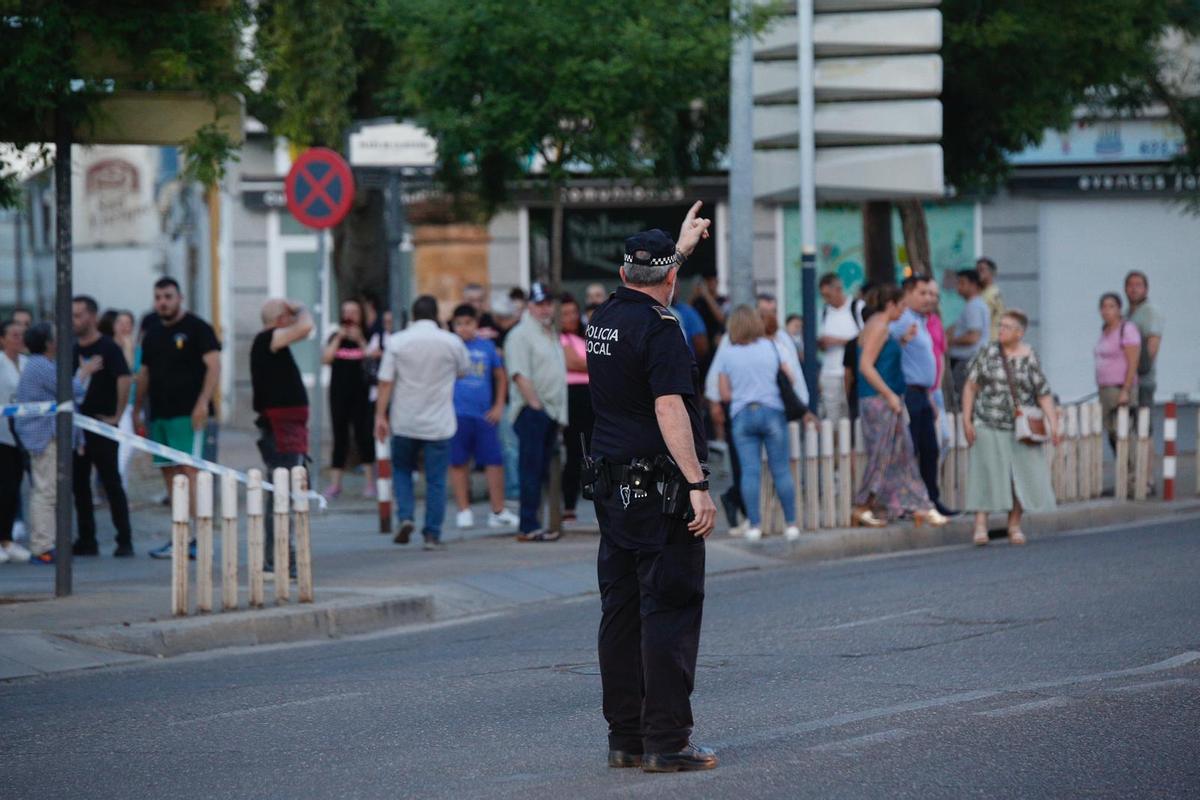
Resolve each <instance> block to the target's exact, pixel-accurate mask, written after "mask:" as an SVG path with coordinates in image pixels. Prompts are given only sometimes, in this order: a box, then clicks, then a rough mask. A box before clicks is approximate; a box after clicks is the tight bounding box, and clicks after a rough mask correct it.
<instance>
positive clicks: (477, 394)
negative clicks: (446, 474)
mask: <svg viewBox="0 0 1200 800" xmlns="http://www.w3.org/2000/svg"><path fill="white" fill-rule="evenodd" d="M450 324H451V327H452V329H453V330H454V332H455V333H456V334H458V335H459V336H460V337H462V340H463V342H464V343H465V344H466V346H467V354H468V355H469V356H470V357H471V366H470V369H469V370H468V371H467V374H466V375H464V376H463V377H461V378H459V379H458V381H457V382H456V383H455V384H454V413H455V414H456V415H457V417H458V430H457V431H456V432H455V434H454V438H453V439H452V440H451V441H450V485H451V486H452V487H453V489H454V500H455V502H456V503H457V504H458V517H457V519H456V521H457V524H458V527H459V528H472V527H474V526H475V515H474V514H472V513H471V498H470V485H469V480H470V474H469V472H468V469H469V467H470V462H471V460H472V458H474V460H475V466H477V467H483V472H484V475H485V477H486V478H487V487H488V500H489V501H490V502H491V506H492V511H491V513H490V514H488V527H489V528H514V527H516V526H517V523H518V522H519V520H518V519H517V516H516V514H514V513H513V512H511V511H509V510H508V509H507V508H505V507H504V457H503V454H502V452H501V449H500V434H499V428H498V425H499V422H500V419H501V418H502V417H503V416H504V407H505V403H506V401H507V399H508V398H507V395H508V375H507V374H506V373H505V371H504V362H503V361H502V360H501V359H500V353H499V352H497V351H496V345H494V344H493V343H492V342H491V341H489V340H487V339H481V338H478V336H477V335H476V334H477V333H478V330H479V312H478V311H477V310H476V309H475V307H474V306H472V305H469V304H466V303H464V304H462V305H460V306H459V307H458V308H456V309H454V316H453V317H452V318H451V323H450Z"/></svg>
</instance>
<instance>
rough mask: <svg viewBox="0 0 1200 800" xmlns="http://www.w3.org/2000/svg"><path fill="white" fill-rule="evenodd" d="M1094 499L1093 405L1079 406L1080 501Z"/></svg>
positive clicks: (1084, 404) (1082, 404)
mask: <svg viewBox="0 0 1200 800" xmlns="http://www.w3.org/2000/svg"><path fill="white" fill-rule="evenodd" d="M1091 498H1092V404H1091V403H1081V404H1080V406H1079V499H1080V500H1090V499H1091Z"/></svg>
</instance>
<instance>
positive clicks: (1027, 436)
mask: <svg viewBox="0 0 1200 800" xmlns="http://www.w3.org/2000/svg"><path fill="white" fill-rule="evenodd" d="M996 352H997V353H998V354H999V356H1000V363H1001V364H1003V365H1004V377H1005V379H1006V380H1007V382H1008V394H1009V396H1010V397H1011V398H1012V407H1013V428H1014V430H1013V433H1014V434H1015V435H1016V437H1017V441H1018V442H1020V443H1021V444H1027V445H1030V446H1035V445H1040V444H1042V443H1043V442H1046V441H1048V440H1049V439H1050V436H1049V434H1048V433H1047V432H1046V416H1045V415H1044V414H1043V413H1042V410H1041V409H1040V408H1038V407H1037V406H1023V405H1021V404H1020V403H1019V402H1018V400H1017V387H1016V384H1015V383H1013V375H1012V367H1011V366H1010V365H1009V363H1008V357H1007V356H1005V355H1004V348H1003V347H1002V346H1000V345H999V344H997V345H996Z"/></svg>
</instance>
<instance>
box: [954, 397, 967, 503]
mask: <svg viewBox="0 0 1200 800" xmlns="http://www.w3.org/2000/svg"><path fill="white" fill-rule="evenodd" d="M964 419H965V418H964V417H963V415H962V414H958V415H956V416H955V418H954V443H955V447H954V472H955V474H954V485H955V486H957V487H958V502H959V504H960V506H959V507H960V508H961V507H962V506H965V505H966V503H967V467H968V466H969V464H970V458H969V456H968V452H969V450H968V447H967V429H966V427H965V426H964V425H963V421H964Z"/></svg>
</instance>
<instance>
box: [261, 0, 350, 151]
mask: <svg viewBox="0 0 1200 800" xmlns="http://www.w3.org/2000/svg"><path fill="white" fill-rule="evenodd" d="M364 10H365V9H364V2H361V0H263V2H260V3H259V4H258V8H257V10H256V12H255V17H256V21H257V23H258V32H257V36H256V40H255V53H256V57H257V64H256V68H257V69H258V70H259V71H260V72H261V75H262V77H263V78H264V79H265V83H264V85H263V88H262V90H261V91H260V92H259V93H258V94H257V95H255V96H254V97H252V98H251V100H250V111H251V113H252V114H254V116H255V117H257V118H258V119H259V120H261V121H262V122H263V123H264V124H265V125H266V126H267V127H268V128H270V129H271V131H272V132H273V133H275V134H277V135H279V136H284V137H286V138H287V139H288V140H289V141H291V142H293V143H294V144H296V145H299V146H313V145H320V146H325V147H332V148H334V149H337V150H340V149H341V146H342V138H343V136H344V135H345V132H346V129H347V128H348V127H349V125H350V119H351V101H352V98H353V97H354V95H355V92H356V89H357V82H358V77H359V75H360V74H361V72H362V70H363V69H364V67H365V66H366V64H364V63H362V62H360V61H359V60H358V58H357V57H356V52H357V51H356V48H355V46H354V45H355V38H356V37H355V33H357V32H359V31H361V20H362V18H363V15H364Z"/></svg>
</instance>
